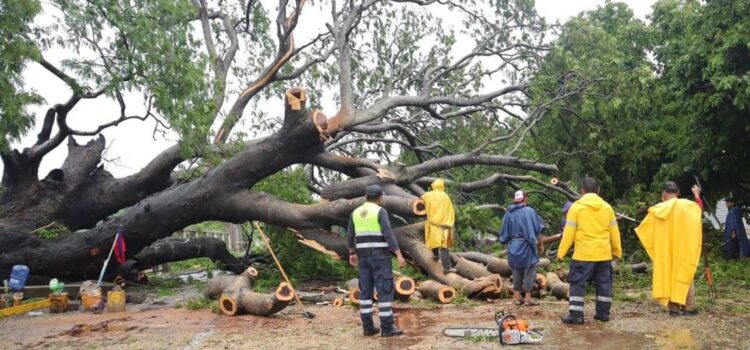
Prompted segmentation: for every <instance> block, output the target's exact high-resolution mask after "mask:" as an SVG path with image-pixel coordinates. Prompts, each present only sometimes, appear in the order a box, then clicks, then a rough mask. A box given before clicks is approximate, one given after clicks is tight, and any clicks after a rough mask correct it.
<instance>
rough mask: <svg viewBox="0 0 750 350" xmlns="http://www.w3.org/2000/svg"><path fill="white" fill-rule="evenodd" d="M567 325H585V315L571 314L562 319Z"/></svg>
mask: <svg viewBox="0 0 750 350" xmlns="http://www.w3.org/2000/svg"><path fill="white" fill-rule="evenodd" d="M560 320H561V321H562V323H565V324H583V314H578V313H572V312H569V313H568V314H567V315H565V316H563V317H560Z"/></svg>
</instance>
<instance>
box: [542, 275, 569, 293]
mask: <svg viewBox="0 0 750 350" xmlns="http://www.w3.org/2000/svg"><path fill="white" fill-rule="evenodd" d="M547 286H548V289H549V291H550V292H551V293H552V295H553V296H554V297H555V298H557V299H565V300H568V297H570V285H569V284H568V283H565V282H563V281H562V280H560V277H558V276H557V274H556V273H554V272H548V273H547Z"/></svg>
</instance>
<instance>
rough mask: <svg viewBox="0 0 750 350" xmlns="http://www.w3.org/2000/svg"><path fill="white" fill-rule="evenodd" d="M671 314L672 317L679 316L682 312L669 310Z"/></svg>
mask: <svg viewBox="0 0 750 350" xmlns="http://www.w3.org/2000/svg"><path fill="white" fill-rule="evenodd" d="M669 316H670V317H679V316H680V312H679V311H670V312H669Z"/></svg>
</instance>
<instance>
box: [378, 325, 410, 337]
mask: <svg viewBox="0 0 750 350" xmlns="http://www.w3.org/2000/svg"><path fill="white" fill-rule="evenodd" d="M400 335H404V331H402V330H400V329H398V327H396V326H393V327H391V328H390V329H383V331H382V332H381V333H380V336H381V337H385V338H388V337H398V336H400Z"/></svg>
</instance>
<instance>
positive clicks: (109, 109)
mask: <svg viewBox="0 0 750 350" xmlns="http://www.w3.org/2000/svg"><path fill="white" fill-rule="evenodd" d="M624 2H625V3H627V4H628V5H629V6H630V7H631V8H632V9H633V11H634V12H635V14H636V15H637V16H638V17H640V18H643V19H645V18H646V16H647V15H648V13H650V8H651V5H652V4H653V3H654V2H655V1H654V0H626V1H624ZM604 3H605V0H536V4H537V11H538V12H539V13H540V14H541V15H542V16H544V17H546V18H547V20H548V21H549V22H554V21H560V22H564V21H566V20H567V19H568V18H570V17H572V16H575V15H577V14H578V13H580V12H581V11H586V10H592V9H595V8H596V7H597V6H600V5H602V4H604ZM306 14H307V15H308V16H313V17H314V16H315V14H314V13H313V14H310V13H306V12H303V14H302V18H301V19H300V21H301V23H305V21H306V20H309V19H308V18H306V16H305V15H306ZM39 20H53V19H51V18H47V17H44V16H43V17H42V18H40V19H39ZM315 32H317V31H315ZM300 41H301V40H300ZM64 55H65V53H64V52H62V51H60V52H55V51H53V52H46V53H45V57H46V58H47V59H48V60H50V61H53V62H59V61H60V60H62V59H63V58H65V57H64ZM24 77H25V84H26V85H27V86H28V87H29V88H31V89H33V90H35V91H36V92H37V93H39V94H40V95H42V97H44V98H45V99H46V100H47V102H48V105H44V106H38V107H34V108H32V111H33V113H34V114H35V115H36V116H37V125H40V124H41V120H42V119H43V117H44V113H45V111H46V109H47V108H48V107H49V105H52V104H56V103H64V102H65V101H66V100H67V98H68V97H69V96H70V90H69V89H68V88H67V86H66V85H65V84H64V83H62V82H61V81H60V80H59V79H57V78H55V77H53V76H52V75H51V74H50V73H48V72H47V71H46V70H44V69H43V68H41V66H39V65H38V64H29V65H28V67H27V69H26V72H25V74H24ZM126 100H127V101H126V102H128V108H129V110H128V114H139V113H141V114H142V113H143V110H144V108H143V107H142V102H141V101H142V100H141V99H140V98H139V96H138V95H134V94H131V95H128V96H126ZM118 116H119V105H118V104H117V103H115V102H114V101H108V100H106V99H103V98H99V99H96V100H83V101H81V102H80V103H79V104H78V105H77V106H76V107H75V109H74V110H73V112H71V116H70V118H69V119H70V124H71V126H73V127H74V128H77V129H79V130H80V129H82V130H88V129H92V128H95V127H96V126H98V125H99V124H102V123H103V121H106V120H112V119H116V118H117V117H118ZM152 131H153V122H151V121H149V122H146V123H144V122H140V121H129V122H125V123H123V124H121V125H120V126H118V127H116V128H110V129H108V130H105V131H104V132H103V134H104V136H105V137H106V138H107V144H108V149H107V152H106V155H105V158H106V159H107V160H108V162H107V164H106V165H105V167H106V168H107V170H109V171H110V172H112V173H113V174H114V175H115V176H116V177H122V176H126V175H128V174H131V173H134V172H136V171H138V170H140V169H141V168H142V167H143V166H145V165H146V164H147V163H148V162H149V161H150V160H151V159H152V158H153V157H154V156H156V155H157V154H158V153H159V152H161V151H162V150H163V149H165V148H167V147H169V146H171V145H173V144H174V143H175V142H176V137H175V136H173V135H172V136H170V135H167V136H166V137H165V136H162V135H157V137H156V140H154V138H153V135H152ZM37 132H38V130H33V131H32V132H30V133H29V135H27V136H26V137H25V138H24V139H23V141H22V142H21V143H20V144H16V145H14V147H16V148H20V147H22V146H23V145H29V144H32V143H33V142H34V141H35V138H36V133H37ZM85 140H86V139H85V138H80V141H79V142H84V141H85ZM66 153H67V150H66V148H65V147H64V145H63V146H61V147H58V148H57V149H56V150H55V151H53V152H52V153H51V154H50V155H48V156H47V157H46V158H45V159H44V161H43V162H42V164H41V168H40V177H44V176H45V175H46V174H47V173H48V172H49V170H50V169H53V168H57V167H60V165H61V164H62V162H63V160H64V159H65V155H66ZM1 170H2V163H0V171H1Z"/></svg>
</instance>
